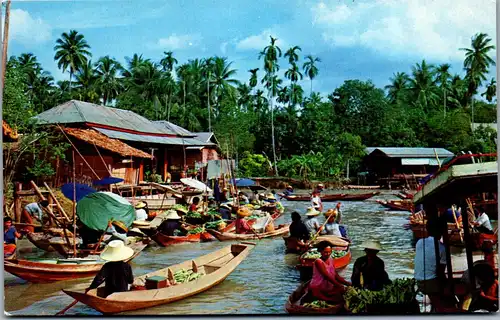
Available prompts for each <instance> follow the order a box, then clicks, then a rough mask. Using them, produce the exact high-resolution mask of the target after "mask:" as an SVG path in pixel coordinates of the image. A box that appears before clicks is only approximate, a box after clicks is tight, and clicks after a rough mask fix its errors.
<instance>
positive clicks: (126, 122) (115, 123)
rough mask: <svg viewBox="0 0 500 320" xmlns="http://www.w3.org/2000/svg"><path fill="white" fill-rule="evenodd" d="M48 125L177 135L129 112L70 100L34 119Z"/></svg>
mask: <svg viewBox="0 0 500 320" xmlns="http://www.w3.org/2000/svg"><path fill="white" fill-rule="evenodd" d="M34 118H35V119H37V120H38V121H40V122H41V123H46V124H56V123H60V124H70V123H86V122H87V123H95V124H100V125H105V126H110V127H116V128H123V129H128V130H134V131H139V132H146V133H157V134H176V133H175V132H173V131H172V130H167V129H166V128H165V127H163V126H157V125H152V122H151V121H149V120H148V119H146V118H144V117H142V116H140V115H138V114H136V113H134V112H132V111H129V110H123V109H118V108H112V107H105V106H101V105H97V104H93V103H88V102H83V101H78V100H70V101H68V102H65V103H63V104H61V105H58V106H57V107H54V108H52V109H50V110H47V111H45V112H42V113H40V114H39V115H37V116H36V117H34Z"/></svg>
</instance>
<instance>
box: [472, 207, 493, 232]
mask: <svg viewBox="0 0 500 320" xmlns="http://www.w3.org/2000/svg"><path fill="white" fill-rule="evenodd" d="M484 211H485V210H484V208H481V211H476V213H477V217H476V221H474V222H473V223H472V224H473V225H474V226H475V227H476V229H477V231H479V232H480V233H486V234H493V228H492V227H491V222H490V218H489V217H488V215H487V214H486V212H484Z"/></svg>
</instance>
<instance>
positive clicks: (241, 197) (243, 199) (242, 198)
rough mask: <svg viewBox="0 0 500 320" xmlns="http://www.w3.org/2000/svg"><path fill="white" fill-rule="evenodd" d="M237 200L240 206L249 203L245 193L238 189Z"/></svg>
mask: <svg viewBox="0 0 500 320" xmlns="http://www.w3.org/2000/svg"><path fill="white" fill-rule="evenodd" d="M238 201H239V204H240V206H244V205H246V204H249V203H250V200H248V197H247V196H246V194H244V193H243V192H241V191H240V193H238Z"/></svg>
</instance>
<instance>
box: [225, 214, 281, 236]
mask: <svg viewBox="0 0 500 320" xmlns="http://www.w3.org/2000/svg"><path fill="white" fill-rule="evenodd" d="M282 215H283V212H275V213H273V214H272V215H271V218H272V219H273V221H274V220H276V219H278V218H279V217H281V216H282ZM256 221H257V219H252V220H248V225H249V226H252V225H253V224H254V223H255V222H256ZM235 226H236V220H235V221H232V222H231V223H229V224H228V225H227V226H226V227H225V228H224V229H223V230H222V231H223V232H234V230H235Z"/></svg>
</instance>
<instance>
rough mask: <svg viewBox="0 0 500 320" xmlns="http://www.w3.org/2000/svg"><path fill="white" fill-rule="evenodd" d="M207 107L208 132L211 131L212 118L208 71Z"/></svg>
mask: <svg viewBox="0 0 500 320" xmlns="http://www.w3.org/2000/svg"><path fill="white" fill-rule="evenodd" d="M207 108H208V132H212V120H211V110H210V72H208V79H207Z"/></svg>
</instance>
